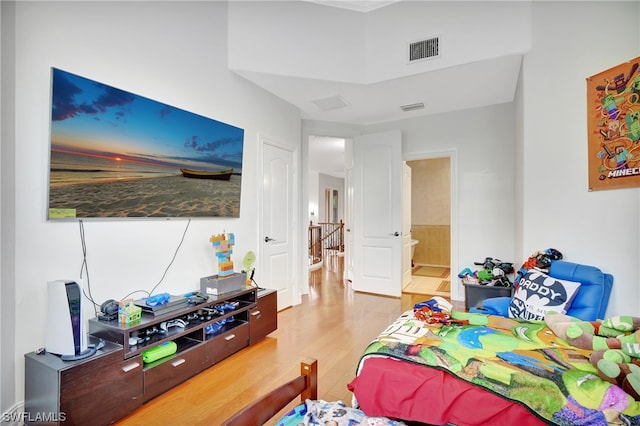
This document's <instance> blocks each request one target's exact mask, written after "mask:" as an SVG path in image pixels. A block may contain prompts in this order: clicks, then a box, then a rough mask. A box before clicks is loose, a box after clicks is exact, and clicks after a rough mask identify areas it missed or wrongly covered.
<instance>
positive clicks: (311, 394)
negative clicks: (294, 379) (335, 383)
mask: <svg viewBox="0 0 640 426" xmlns="http://www.w3.org/2000/svg"><path fill="white" fill-rule="evenodd" d="M300 375H302V376H305V377H306V381H307V384H306V386H305V390H304V391H302V393H301V394H300V400H301V401H302V402H304V401H306V400H307V399H313V400H315V399H318V360H317V359H313V358H306V359H304V360H302V362H301V363H300Z"/></svg>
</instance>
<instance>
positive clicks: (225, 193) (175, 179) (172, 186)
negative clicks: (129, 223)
mask: <svg viewBox="0 0 640 426" xmlns="http://www.w3.org/2000/svg"><path fill="white" fill-rule="evenodd" d="M240 183H241V177H240V176H237V175H233V176H231V179H230V180H228V181H220V180H211V179H191V178H186V177H183V176H181V175H173V176H161V177H149V178H134V179H131V178H130V179H124V180H120V181H108V182H98V183H89V182H85V183H74V184H67V185H59V186H52V187H51V188H50V189H49V207H50V209H62V210H66V209H75V217H79V218H82V217H84V218H86V217H102V218H109V217H114V218H127V217H128V218H136V217H158V218H162V217H164V218H168V217H239V215H240Z"/></svg>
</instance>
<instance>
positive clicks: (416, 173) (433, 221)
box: [403, 157, 451, 298]
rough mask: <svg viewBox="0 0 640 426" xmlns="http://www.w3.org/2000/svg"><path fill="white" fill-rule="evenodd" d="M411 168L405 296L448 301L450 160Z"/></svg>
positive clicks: (424, 162) (420, 163) (438, 159)
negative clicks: (409, 262) (408, 276)
mask: <svg viewBox="0 0 640 426" xmlns="http://www.w3.org/2000/svg"><path fill="white" fill-rule="evenodd" d="M407 165H408V166H409V167H411V252H412V269H411V281H410V282H409V283H408V284H407V285H406V286H405V287H404V288H403V292H405V293H415V294H428V295H434V296H443V297H447V298H450V297H451V159H450V157H434V158H426V159H420V160H410V161H407Z"/></svg>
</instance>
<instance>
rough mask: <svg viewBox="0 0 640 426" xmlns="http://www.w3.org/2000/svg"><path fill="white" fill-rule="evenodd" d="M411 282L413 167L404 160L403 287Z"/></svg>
mask: <svg viewBox="0 0 640 426" xmlns="http://www.w3.org/2000/svg"><path fill="white" fill-rule="evenodd" d="M410 283H411V167H409V166H408V165H407V163H406V162H404V161H403V162H402V288H403V289H404V288H405V287H406V286H408V285H409V284H410Z"/></svg>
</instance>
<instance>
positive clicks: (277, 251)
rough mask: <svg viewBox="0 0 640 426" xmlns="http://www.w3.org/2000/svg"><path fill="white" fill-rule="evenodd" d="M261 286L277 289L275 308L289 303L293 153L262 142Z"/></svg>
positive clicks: (290, 286)
mask: <svg viewBox="0 0 640 426" xmlns="http://www.w3.org/2000/svg"><path fill="white" fill-rule="evenodd" d="M262 170H263V190H262V197H263V200H262V205H263V217H262V231H263V235H262V252H263V253H264V256H263V257H264V260H263V261H262V262H261V265H262V268H263V269H264V272H263V273H264V277H266V278H263V285H264V287H266V288H272V289H276V290H277V291H278V310H281V309H284V308H286V307H288V306H291V305H292V304H293V295H292V290H293V283H294V279H293V273H294V272H293V271H294V268H293V260H292V256H293V224H294V221H293V152H292V151H289V150H286V149H283V148H280V147H277V146H274V145H270V144H268V143H264V144H263V169H262Z"/></svg>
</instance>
